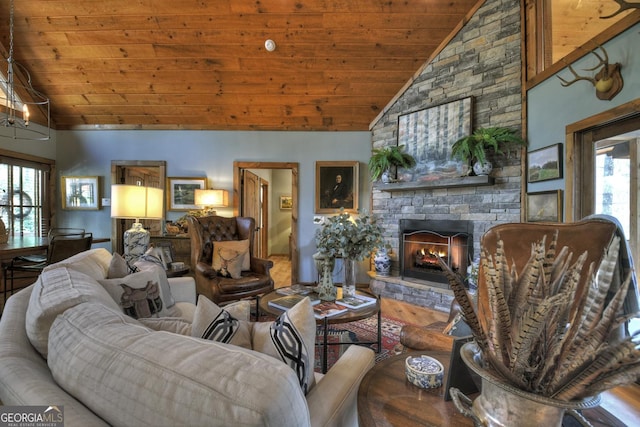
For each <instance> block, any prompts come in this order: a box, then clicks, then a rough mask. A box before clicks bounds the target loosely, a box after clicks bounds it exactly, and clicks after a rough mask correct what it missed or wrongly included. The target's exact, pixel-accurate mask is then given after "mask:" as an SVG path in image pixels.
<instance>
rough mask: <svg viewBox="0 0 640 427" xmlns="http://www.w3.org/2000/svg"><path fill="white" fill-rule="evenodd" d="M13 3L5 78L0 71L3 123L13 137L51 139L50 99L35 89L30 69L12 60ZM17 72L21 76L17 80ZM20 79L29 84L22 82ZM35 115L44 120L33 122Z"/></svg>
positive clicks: (34, 139)
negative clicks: (40, 124)
mask: <svg viewBox="0 0 640 427" xmlns="http://www.w3.org/2000/svg"><path fill="white" fill-rule="evenodd" d="M10 5H11V6H10V7H11V9H10V11H9V57H8V58H7V59H6V62H7V68H6V69H7V74H6V78H5V76H4V75H2V74H1V73H0V126H4V127H6V128H8V129H9V133H10V135H9V136H13V138H14V139H23V140H33V141H44V140H48V139H49V138H50V135H51V112H50V102H49V98H47V97H46V96H45V95H44V94H42V93H41V92H38V91H37V90H35V89H34V88H33V86H32V85H31V75H30V74H29V71H27V69H26V68H24V67H23V66H22V65H20V64H19V63H17V62H15V61H14V59H13V0H11V2H10ZM16 73H18V77H19V78H18V80H17V81H16ZM21 81H23V82H26V85H22V84H20V82H21ZM32 117H33V118H38V122H41V121H42V126H39V125H32V124H31V119H32ZM45 124H46V127H44V126H45ZM30 125H31V126H30ZM2 133H3V132H2V131H0V134H2Z"/></svg>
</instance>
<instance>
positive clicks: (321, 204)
mask: <svg viewBox="0 0 640 427" xmlns="http://www.w3.org/2000/svg"><path fill="white" fill-rule="evenodd" d="M358 165H359V163H358V161H343V162H340V161H336V162H316V202H315V213H333V212H336V211H337V210H339V209H341V208H344V210H345V212H351V213H357V212H358V177H359V175H358V174H359V172H358Z"/></svg>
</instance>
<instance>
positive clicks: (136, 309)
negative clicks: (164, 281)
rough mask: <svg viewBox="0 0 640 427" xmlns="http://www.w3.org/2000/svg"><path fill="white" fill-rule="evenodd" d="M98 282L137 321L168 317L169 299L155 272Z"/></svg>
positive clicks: (141, 272) (143, 272)
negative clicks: (144, 318) (145, 318)
mask: <svg viewBox="0 0 640 427" xmlns="http://www.w3.org/2000/svg"><path fill="white" fill-rule="evenodd" d="M98 282H99V283H100V284H101V285H102V286H103V287H104V288H105V289H106V291H107V292H108V293H109V295H111V298H113V300H114V301H115V302H116V303H118V305H119V306H120V308H121V309H122V311H123V312H125V313H126V314H128V315H130V316H131V317H134V318H136V319H138V318H141V317H167V316H168V315H169V313H168V312H167V307H168V304H167V297H166V295H164V294H163V290H162V287H161V286H160V277H159V276H158V272H157V271H154V270H148V271H140V272H138V273H133V274H129V275H128V276H125V277H122V278H116V279H104V280H98Z"/></svg>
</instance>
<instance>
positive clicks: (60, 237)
mask: <svg viewBox="0 0 640 427" xmlns="http://www.w3.org/2000/svg"><path fill="white" fill-rule="evenodd" d="M92 242H93V234H92V233H87V232H85V231H84V230H81V229H71V228H66V229H54V230H52V232H51V233H50V235H49V245H48V247H47V252H46V255H26V256H20V257H15V258H13V259H12V260H11V262H10V263H8V264H7V265H5V266H4V299H5V301H6V300H7V295H8V294H9V295H12V294H13V292H14V291H15V290H16V289H15V288H14V279H16V277H15V273H16V272H19V273H20V276H19V278H20V279H27V278H30V277H38V275H39V274H40V273H41V272H42V270H43V269H44V268H45V267H46V266H48V265H50V264H54V263H56V262H59V261H62V260H64V259H67V258H69V257H71V256H73V255H75V254H77V253H80V252H83V251H86V250H89V249H91V243H92ZM7 285H10V286H7Z"/></svg>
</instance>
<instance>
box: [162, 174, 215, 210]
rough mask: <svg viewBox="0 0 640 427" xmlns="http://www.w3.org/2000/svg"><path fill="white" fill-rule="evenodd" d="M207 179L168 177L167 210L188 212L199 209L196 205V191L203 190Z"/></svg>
mask: <svg viewBox="0 0 640 427" xmlns="http://www.w3.org/2000/svg"><path fill="white" fill-rule="evenodd" d="M206 187H207V178H206V177H203V178H188V177H169V178H167V209H168V210H170V211H190V210H194V209H200V206H198V205H196V203H195V199H196V195H195V194H196V190H205V189H206Z"/></svg>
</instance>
